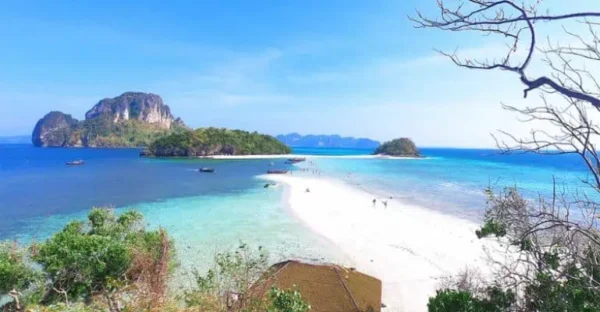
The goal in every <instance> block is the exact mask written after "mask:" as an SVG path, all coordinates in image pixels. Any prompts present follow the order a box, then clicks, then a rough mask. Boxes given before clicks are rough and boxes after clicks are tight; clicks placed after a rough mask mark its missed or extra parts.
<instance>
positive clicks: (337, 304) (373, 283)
mask: <svg viewBox="0 0 600 312" xmlns="http://www.w3.org/2000/svg"><path fill="white" fill-rule="evenodd" d="M271 286H277V287H278V288H280V289H291V288H295V289H297V290H298V291H300V294H301V295H302V298H303V299H304V300H305V301H306V302H308V303H309V304H310V305H311V308H312V309H311V311H312V312H337V311H339V312H366V311H374V312H378V311H381V281H380V280H378V279H376V278H374V277H371V276H368V275H365V274H363V273H360V272H357V271H355V270H352V269H346V268H343V267H340V266H336V265H313V264H307V263H302V262H298V261H284V262H281V263H277V264H275V265H273V266H272V267H271V269H270V270H269V271H268V275H267V276H265V277H264V278H263V280H262V281H261V282H259V283H257V285H256V286H255V287H254V288H255V290H256V288H259V287H260V288H262V289H263V290H264V289H267V288H270V287H271Z"/></svg>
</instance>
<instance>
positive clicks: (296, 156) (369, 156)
mask: <svg viewBox="0 0 600 312" xmlns="http://www.w3.org/2000/svg"><path fill="white" fill-rule="evenodd" d="M192 158H199V159H240V160H243V159H281V158H306V159H311V158H346V159H393V160H398V159H403V160H421V159H428V158H427V157H409V156H385V155H309V154H307V155H302V154H282V155H214V156H197V157H192Z"/></svg>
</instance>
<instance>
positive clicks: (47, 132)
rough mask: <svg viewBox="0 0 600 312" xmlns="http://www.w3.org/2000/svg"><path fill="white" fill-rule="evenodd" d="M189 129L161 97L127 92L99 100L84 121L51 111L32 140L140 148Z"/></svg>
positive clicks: (63, 144) (41, 143) (53, 144)
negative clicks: (160, 138) (174, 115)
mask: <svg viewBox="0 0 600 312" xmlns="http://www.w3.org/2000/svg"><path fill="white" fill-rule="evenodd" d="M187 130H188V128H187V127H186V126H185V124H184V123H183V121H182V120H181V119H179V118H174V117H173V115H172V114H171V110H170V108H169V106H167V105H165V104H164V103H163V100H162V98H161V97H160V96H158V95H156V94H152V93H142V92H126V93H123V94H122V95H120V96H117V97H115V98H106V99H103V100H101V101H99V102H98V103H97V104H96V105H94V107H92V109H90V110H89V111H88V112H87V113H86V114H85V120H82V121H79V120H77V119H75V118H73V117H72V116H71V115H68V114H65V113H62V112H58V111H53V112H50V113H48V114H47V115H46V116H44V117H43V118H42V119H40V120H39V121H38V122H37V124H36V125H35V128H34V130H33V134H32V138H31V139H32V143H33V144H34V145H35V146H41V147H139V146H147V145H148V144H150V143H151V142H153V141H154V140H156V139H157V138H159V137H163V136H165V135H169V134H173V133H180V132H184V131H187Z"/></svg>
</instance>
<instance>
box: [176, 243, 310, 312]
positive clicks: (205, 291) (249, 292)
mask: <svg viewBox="0 0 600 312" xmlns="http://www.w3.org/2000/svg"><path fill="white" fill-rule="evenodd" d="M267 267H268V254H267V252H266V251H265V250H264V249H263V248H262V247H259V248H258V250H256V251H252V250H251V249H250V248H249V246H248V245H246V244H243V243H242V244H240V246H239V247H238V248H237V250H235V251H233V252H232V251H227V252H223V253H218V254H217V255H216V256H215V267H214V268H213V269H211V270H209V271H208V272H207V273H206V274H205V275H201V274H199V273H198V272H196V273H195V276H196V287H195V288H194V289H193V290H189V291H186V292H185V293H184V295H183V299H184V301H185V303H186V306H187V307H189V308H194V309H198V310H199V311H215V312H221V311H223V312H225V311H227V312H230V311H240V312H241V311H243V312H254V311H255V312H263V311H269V312H307V311H309V310H310V305H309V304H308V303H306V302H305V301H304V300H303V299H302V296H301V294H300V292H299V291H297V290H295V289H289V290H282V289H279V288H276V287H271V288H270V289H265V288H264V286H263V285H262V284H261V283H260V280H261V278H262V277H263V276H264V275H265V274H268V273H269V272H268V269H267Z"/></svg>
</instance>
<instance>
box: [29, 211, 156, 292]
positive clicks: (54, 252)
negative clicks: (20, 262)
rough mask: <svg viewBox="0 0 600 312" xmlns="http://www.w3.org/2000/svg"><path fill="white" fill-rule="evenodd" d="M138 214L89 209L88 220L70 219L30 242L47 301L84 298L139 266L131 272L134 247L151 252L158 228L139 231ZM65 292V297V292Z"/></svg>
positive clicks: (129, 276)
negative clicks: (43, 277)
mask: <svg viewBox="0 0 600 312" xmlns="http://www.w3.org/2000/svg"><path fill="white" fill-rule="evenodd" d="M142 221H143V218H142V216H141V214H139V213H137V212H134V211H129V212H125V213H123V214H121V215H120V216H118V217H117V216H116V215H115V214H114V212H113V211H112V210H108V209H93V210H92V211H91V212H90V213H89V215H88V222H87V223H84V222H81V221H74V222H71V223H69V224H68V225H67V226H65V228H64V229H63V230H62V231H60V232H58V233H56V234H55V235H54V236H53V237H52V238H50V239H48V240H47V241H46V242H44V243H42V244H39V245H36V246H33V247H32V250H33V259H34V260H35V261H36V262H37V263H39V264H41V266H42V268H43V270H44V271H45V272H46V274H47V277H48V279H49V281H50V284H51V287H50V289H51V290H52V291H50V292H49V296H47V297H46V298H45V300H46V301H48V302H55V301H62V300H65V299H68V300H77V299H84V298H89V297H91V296H92V295H95V294H102V293H108V292H111V291H114V290H115V289H117V288H121V287H123V285H125V284H127V283H128V282H129V281H135V280H136V278H137V277H138V276H137V275H138V274H141V273H140V272H132V271H131V268H132V264H133V260H134V253H136V252H140V251H141V252H145V253H149V254H152V255H153V257H157V256H158V253H159V252H160V250H161V241H160V233H159V231H145V229H144V226H143V223H142ZM65 297H66V298H65Z"/></svg>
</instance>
